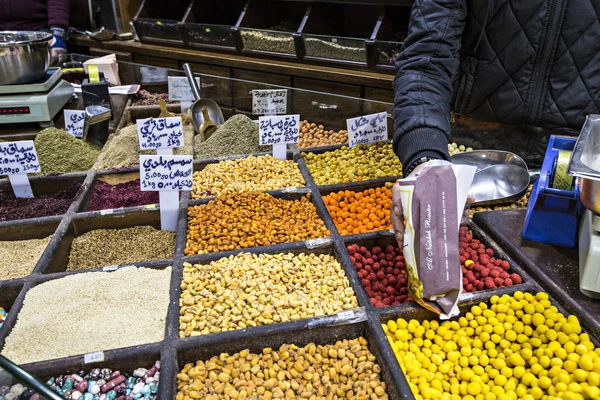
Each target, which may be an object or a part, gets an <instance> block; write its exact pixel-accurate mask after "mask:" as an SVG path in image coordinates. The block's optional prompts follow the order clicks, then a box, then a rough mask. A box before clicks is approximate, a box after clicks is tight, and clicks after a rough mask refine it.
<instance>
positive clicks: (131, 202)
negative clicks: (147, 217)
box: [88, 179, 158, 211]
mask: <svg viewBox="0 0 600 400" xmlns="http://www.w3.org/2000/svg"><path fill="white" fill-rule="evenodd" d="M157 203H158V192H142V191H141V190H140V180H139V179H135V180H133V181H129V182H123V183H119V184H117V185H111V184H110V183H106V182H102V181H98V182H96V184H95V185H94V191H93V192H92V197H91V198H90V203H89V205H88V211H97V210H106V209H110V208H120V207H136V206H143V205H146V204H157Z"/></svg>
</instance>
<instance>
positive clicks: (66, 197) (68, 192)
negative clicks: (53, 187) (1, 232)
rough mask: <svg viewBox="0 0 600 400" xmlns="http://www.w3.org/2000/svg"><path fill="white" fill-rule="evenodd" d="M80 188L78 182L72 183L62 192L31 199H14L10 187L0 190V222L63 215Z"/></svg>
mask: <svg viewBox="0 0 600 400" xmlns="http://www.w3.org/2000/svg"><path fill="white" fill-rule="evenodd" d="M80 186H81V183H80V182H73V183H72V184H71V186H69V187H68V188H66V189H64V190H61V191H59V192H56V193H53V194H46V195H43V196H37V197H35V198H33V199H20V198H16V197H15V194H14V192H13V190H12V188H11V187H10V186H9V187H7V188H4V189H0V221H13V220H16V219H26V218H38V217H47V216H50V215H61V214H64V213H65V212H67V210H68V209H69V206H70V205H71V203H72V202H73V200H74V199H75V198H76V197H77V192H78V190H79V188H80Z"/></svg>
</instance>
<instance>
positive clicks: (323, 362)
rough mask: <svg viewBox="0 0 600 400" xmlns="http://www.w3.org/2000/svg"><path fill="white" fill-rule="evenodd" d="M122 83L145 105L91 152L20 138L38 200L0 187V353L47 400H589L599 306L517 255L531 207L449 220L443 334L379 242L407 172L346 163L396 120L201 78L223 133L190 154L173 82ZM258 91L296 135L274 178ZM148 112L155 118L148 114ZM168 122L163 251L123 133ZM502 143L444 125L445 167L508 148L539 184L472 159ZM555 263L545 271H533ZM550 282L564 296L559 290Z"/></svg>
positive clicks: (122, 117)
mask: <svg viewBox="0 0 600 400" xmlns="http://www.w3.org/2000/svg"><path fill="white" fill-rule="evenodd" d="M192 6H193V3H192V5H190V7H192ZM143 7H146V6H142V10H145V9H144V8H143ZM175 8H176V7H174V11H173V13H174V14H176V12H175ZM192 10H193V9H192ZM188 11H190V10H188ZM183 12H185V10H183V11H182V13H181V16H179V15H175V16H174V17H173V18H172V19H173V20H174V21H177V20H179V19H180V18H182V17H184V15H183ZM192 12H193V11H192ZM148 13H149V14H148V15H149V16H148V17H147V18H150V17H151V13H150V10H148ZM185 16H186V18H188V19H191V14H189V13H188V12H186V13H185ZM225 17H226V16H225V15H224V16H223V18H225ZM375 17H377V14H376V13H375V14H374V18H375ZM313 18H314V17H313ZM167 22H168V21H167ZM188 22H190V23H191V21H188ZM139 23H140V21H138V24H139ZM204 23H206V21H203V20H202V18H200V16H197V17H196V20H195V21H194V25H201V24H204ZM244 23H247V24H248V26H247V28H248V30H247V32H254V33H252V35H253V34H256V29H257V28H260V26H254V25H253V24H252V22H251V21H250V20H248V21H243V23H242V25H240V27H239V28H240V31H242V39H243V38H244V33H243V28H244V26H245V25H244ZM202 26H204V25H202ZM307 29H308V27H307ZM312 29H315V31H314V33H315V35H319V34H322V33H323V32H320V31H319V29H324V28H323V26H315V27H313V28H312ZM149 33H153V31H150V32H149ZM247 35H249V36H247V40H249V39H248V38H250V35H251V34H247ZM225 39H227V36H225V37H224V38H222V40H225ZM165 40H166V39H165ZM215 40H216V39H215ZM319 40H320V39H319ZM246 44H247V42H246ZM246 44H245V45H246ZM245 45H244V46H245ZM257 51H260V49H258V50H257ZM307 55H308V52H307ZM88 59H89V57H83V56H73V57H71V61H72V62H83V61H88ZM88 65H94V63H93V62H92V63H91V64H90V63H88ZM75 68H76V69H77V71H79V73H82V74H85V73H84V72H82V71H81V70H80V69H79V68H83V65H76V66H75ZM88 68H89V67H88ZM118 71H119V74H118V75H119V76H118V77H119V81H120V82H119V83H120V85H121V86H130V85H140V86H141V90H140V91H138V92H137V93H136V94H135V95H129V96H126V95H121V96H126V97H125V98H126V106H125V108H124V109H123V110H122V111H119V110H118V108H116V107H113V108H112V112H113V114H114V115H112V117H111V121H114V122H113V124H115V125H116V127H115V130H114V132H112V133H111V134H110V136H108V138H107V140H106V142H105V143H104V144H103V145H101V146H99V145H96V144H90V143H89V142H88V141H86V140H82V139H80V138H76V137H74V136H73V135H71V134H69V133H67V132H66V131H65V130H63V129H61V128H62V127H63V126H64V125H63V126H60V124H59V123H57V124H56V126H54V127H49V128H45V129H41V128H40V129H38V131H39V132H38V133H37V134H36V135H34V136H33V137H32V138H33V139H34V145H35V150H36V151H37V156H38V158H39V163H40V165H41V171H40V172H39V173H38V174H37V175H39V176H35V177H31V178H30V184H31V189H32V192H33V195H34V197H33V198H20V197H15V195H14V193H13V189H12V187H11V183H10V182H9V180H8V179H3V180H2V181H0V198H1V199H2V200H1V201H0V307H2V308H3V310H4V311H2V313H3V314H0V317H1V318H2V319H3V325H2V326H0V349H1V352H2V355H4V356H6V357H8V358H10V359H12V360H13V361H14V362H16V363H18V364H20V365H23V366H24V368H25V369H26V370H27V371H29V372H31V373H32V374H34V375H35V376H37V377H40V378H41V379H42V380H43V381H44V382H47V384H48V385H49V386H51V387H52V388H53V389H54V390H55V391H56V392H57V393H59V394H60V395H62V396H64V397H66V398H68V399H75V400H77V399H84V400H104V399H107V400H115V399H119V400H131V399H136V400H137V399H140V398H142V397H143V398H144V400H149V399H155V398H162V399H172V398H176V399H177V400H187V399H221V398H224V399H227V398H229V399H257V398H259V399H276V398H306V399H313V398H327V399H335V398H339V399H342V398H345V399H353V398H364V399H400V398H456V396H465V398H466V396H472V397H473V398H477V397H476V396H479V395H480V394H487V393H492V394H494V396H495V397H494V398H499V399H500V398H514V396H512V397H507V396H509V395H508V394H507V393H509V392H513V393H514V394H515V395H516V396H517V397H518V398H528V397H526V396H532V398H541V397H542V395H543V394H544V393H546V392H544V391H545V390H549V388H551V387H552V388H553V389H552V390H555V391H556V393H559V392H560V391H561V390H562V392H569V393H570V392H572V393H574V394H575V395H576V396H575V397H573V398H580V397H577V395H579V396H583V395H585V396H587V398H598V386H599V385H600V375H599V374H600V358H599V357H600V350H598V347H596V346H597V345H598V340H599V339H600V336H598V335H599V333H600V330H599V329H598V323H597V322H598V317H599V316H600V314H599V312H600V310H599V308H598V304H599V303H598V301H597V300H591V299H588V298H584V297H583V295H577V296H579V297H576V293H577V292H578V289H577V284H578V281H577V279H576V275H577V273H576V271H577V265H578V264H577V254H576V252H575V251H574V250H573V251H562V250H556V248H554V247H548V248H547V249H548V250H546V249H543V250H542V251H541V253H542V255H543V256H544V258H541V256H540V255H539V253H536V252H532V251H531V249H530V248H531V247H533V246H534V245H532V244H531V242H524V241H523V242H519V241H516V242H515V240H514V238H516V237H518V236H520V229H521V228H522V227H523V224H522V222H521V221H519V220H518V218H520V217H522V214H523V213H525V211H524V210H525V208H526V207H527V206H528V194H529V193H531V191H532V189H530V190H529V191H526V190H527V189H525V191H524V196H523V197H522V198H520V199H518V200H516V201H514V202H513V203H512V204H500V205H490V206H485V209H486V210H487V209H492V208H505V207H509V208H521V209H522V210H523V211H508V212H501V211H491V212H485V213H481V214H477V213H476V211H478V210H476V209H475V210H471V214H475V217H474V218H473V220H471V219H470V218H465V219H464V220H463V223H462V225H461V228H460V234H459V245H460V249H461V270H462V274H463V280H462V286H461V287H462V288H463V289H464V290H463V292H462V293H461V294H460V301H459V308H460V310H461V316H460V317H459V318H455V319H453V320H452V321H451V322H450V321H448V322H440V321H438V320H439V318H438V316H436V315H435V314H433V313H431V312H428V311H426V310H425V309H423V308H422V307H420V306H419V305H417V304H416V303H415V302H413V301H412V300H411V298H410V297H409V288H408V277H407V268H406V260H405V259H404V256H403V251H402V249H400V248H398V245H397V242H396V240H395V237H394V235H393V233H392V232H391V222H390V211H389V209H390V204H391V186H392V184H393V183H394V182H395V181H396V180H397V179H398V178H400V177H401V171H402V166H401V165H400V163H399V161H398V159H397V157H396V156H395V154H394V152H393V150H392V145H391V143H390V140H389V139H390V138H389V137H385V138H382V139H381V140H380V141H378V142H377V143H373V144H368V145H363V144H360V145H357V146H350V143H349V136H348V135H349V133H348V129H347V128H348V127H347V125H346V120H347V119H349V118H355V117H359V116H361V115H365V114H369V113H375V112H383V113H384V116H383V121H384V122H382V124H383V125H384V126H386V127H387V126H388V125H389V128H388V129H387V131H388V132H392V128H391V122H390V120H391V118H390V116H388V115H387V114H389V113H390V112H391V109H392V104H390V103H384V102H377V101H369V100H364V99H360V98H353V97H343V96H337V95H334V94H331V93H323V92H316V91H311V90H302V89H297V88H290V87H285V86H279V85H276V84H269V83H266V82H254V81H251V80H240V79H233V78H224V77H219V76H215V75H207V74H196V77H199V78H200V92H201V96H202V97H210V98H213V99H215V100H216V101H217V103H218V105H219V106H220V107H221V109H222V110H223V114H224V117H225V122H224V123H223V124H222V125H221V126H219V127H218V128H216V130H214V131H212V133H211V134H210V135H209V136H208V135H207V136H208V137H207V138H206V137H204V138H202V137H200V133H198V132H196V131H197V130H198V129H197V128H198V127H197V126H195V125H194V124H193V123H192V122H191V120H190V119H189V116H188V115H186V114H185V113H183V114H182V112H181V111H182V105H183V106H184V108H185V102H188V103H189V102H190V99H188V98H181V99H180V100H177V99H174V97H175V98H176V96H173V92H172V90H173V85H172V84H173V82H171V88H169V81H170V80H171V81H174V79H173V78H179V79H180V81H181V79H182V78H183V79H185V78H184V74H183V72H182V71H180V70H170V69H165V68H158V67H152V66H147V65H137V64H131V63H124V62H121V63H118ZM89 74H90V72H89V69H88V70H87V75H84V76H86V77H89ZM65 75H66V74H65ZM170 78H171V79H170ZM175 80H176V79H175ZM62 82H65V84H67V85H69V86H70V84H69V83H66V81H61V85H63V83H62ZM82 86H85V85H82ZM110 86H112V87H114V86H115V85H110ZM188 87H189V85H188ZM261 90H270V91H273V92H280V93H285V94H284V95H283V96H284V97H285V107H284V108H285V110H284V112H283V113H281V114H299V116H300V117H299V121H300V124H299V127H298V138H297V140H296V142H297V143H294V144H288V145H287V147H285V148H284V150H283V157H273V156H272V154H273V149H272V147H273V146H270V145H269V146H267V145H264V144H261V142H260V140H259V131H260V128H259V124H257V123H256V122H255V120H256V119H257V117H258V115H257V114H258V113H254V112H253V111H256V109H255V106H256V104H254V103H255V100H256V99H255V96H253V94H255V93H256V91H261ZM170 92H171V96H169V93H170ZM273 96H275V95H273ZM161 101H169V102H170V104H168V105H166V106H165V107H163V108H162V110H161V107H160V106H159V103H160V102H161ZM182 102H183V104H182ZM112 104H113V106H114V102H113V103H112ZM278 104H279V103H278ZM69 106H72V107H73V109H78V110H79V111H83V108H84V107H83V104H81V103H80V104H79V105H77V104H75V103H69V105H68V106H67V107H69ZM165 108H166V111H165ZM61 112H62V111H61ZM261 114H264V113H261ZM165 115H168V116H169V118H172V117H175V118H176V117H179V118H181V120H180V121H181V124H182V125H181V140H182V145H181V146H178V147H177V148H176V149H175V151H174V154H175V155H176V156H189V157H190V159H193V163H192V167H191V168H192V176H191V183H190V185H191V190H186V191H181V192H175V193H177V194H176V197H175V200H172V201H171V202H170V203H168V205H169V207H170V208H172V209H174V210H175V215H176V221H175V227H174V229H172V230H168V229H161V227H162V222H163V221H162V218H163V216H161V214H162V211H164V208H165V207H164V206H165V205H167V203H164V202H163V200H162V199H161V198H160V195H159V192H156V191H143V190H142V187H141V185H142V184H141V181H144V180H145V179H146V178H144V173H143V168H145V167H144V165H140V164H143V163H141V162H140V157H144V156H147V155H150V154H152V153H154V151H153V150H149V149H147V150H141V149H140V139H139V138H140V136H139V135H140V133H139V128H138V122H140V121H147V120H148V118H151V119H159V118H167V117H165ZM5 127H10V129H9V130H10V131H11V132H12V133H18V132H19V130H20V129H21V128H20V127H21V125H20V123H18V122H13V123H11V124H10V125H5ZM104 129H106V132H107V133H108V132H109V131H112V130H109V128H108V126H106V127H105V128H104ZM510 129H511V128H504V127H498V126H484V127H482V126H471V127H470V128H469V126H468V122H465V120H464V119H462V118H460V117H458V118H457V120H456V121H455V124H454V132H453V138H452V142H451V143H449V144H448V146H449V147H448V148H449V151H450V152H451V153H460V152H470V151H472V150H481V149H486V148H488V146H493V148H494V149H505V150H515V149H517V148H520V149H521V155H522V156H523V158H524V159H525V160H526V161H527V163H528V164H529V165H530V166H532V167H535V166H536V163H537V166H538V167H539V166H541V161H542V160H543V159H544V154H545V150H546V148H545V145H544V146H541V149H540V148H539V147H535V146H534V145H532V146H531V147H523V146H522V143H515V142H514V141H510V140H507V141H506V142H504V143H493V144H490V143H487V142H486V137H489V136H493V135H492V134H491V133H489V132H496V133H498V131H500V130H506V131H509V130H510ZM512 129H514V128H512ZM486 132H487V135H488V136H486ZM205 133H206V132H205ZM512 134H513V135H515V136H518V135H517V134H516V133H514V132H512ZM506 135H507V136H506V137H510V135H511V133H510V132H508V133H506ZM539 138H543V139H542V140H546V143H547V141H548V140H549V135H548V133H547V132H539ZM0 139H2V140H13V139H12V137H11V136H8V137H0ZM496 144H498V146H496ZM160 150H164V149H160ZM142 186H143V185H142ZM536 190H537V189H535V188H534V189H533V191H534V192H535V191H536ZM161 193H162V192H161ZM550 249H553V250H550ZM551 251H554V252H556V254H560V257H561V258H557V262H552V260H550V261H548V257H551V258H553V257H554V256H553V254H554V253H552V252H551ZM557 257H558V256H557ZM557 263H559V264H561V266H560V267H557ZM567 263H568V264H567ZM563 264H565V265H566V268H568V269H569V270H568V276H569V280H568V281H565V285H566V286H562V287H561V284H560V283H559V281H560V280H561V277H562V276H563V272H564V271H563V270H561V268H565V266H562V265H563ZM542 266H543V268H542ZM569 297H573V299H569ZM584 299H585V301H584ZM4 313H6V314H4ZM543 371H547V374H544V373H543ZM13 383H16V381H13V380H12V379H11V378H7V377H5V376H1V377H0V399H6V400H14V399H16V398H18V399H29V398H31V399H34V396H37V397H35V398H39V395H37V394H33V391H31V390H30V389H27V388H25V387H24V386H23V385H19V386H17V385H13ZM442 392H446V393H448V395H447V396H442V394H441V393H442ZM450 393H452V394H453V397H450ZM436 396H437V397H436ZM502 396H504V397H502ZM565 398H566V397H565Z"/></svg>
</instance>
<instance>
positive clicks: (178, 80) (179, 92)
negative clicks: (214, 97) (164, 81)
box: [169, 76, 200, 101]
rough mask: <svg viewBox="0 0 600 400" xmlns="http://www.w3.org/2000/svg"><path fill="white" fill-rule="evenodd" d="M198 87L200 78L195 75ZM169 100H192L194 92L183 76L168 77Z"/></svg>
mask: <svg viewBox="0 0 600 400" xmlns="http://www.w3.org/2000/svg"><path fill="white" fill-rule="evenodd" d="M196 82H197V83H198V87H200V78H199V77H196ZM169 100H172V101H194V100H195V98H194V92H192V88H191V87H190V82H189V81H188V79H187V78H186V77H185V76H170V77H169Z"/></svg>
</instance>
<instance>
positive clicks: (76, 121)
mask: <svg viewBox="0 0 600 400" xmlns="http://www.w3.org/2000/svg"><path fill="white" fill-rule="evenodd" d="M64 117H65V130H66V131H67V132H68V133H69V134H71V135H73V136H75V137H76V138H79V139H81V138H82V137H83V126H84V125H85V111H81V110H65V111H64Z"/></svg>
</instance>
